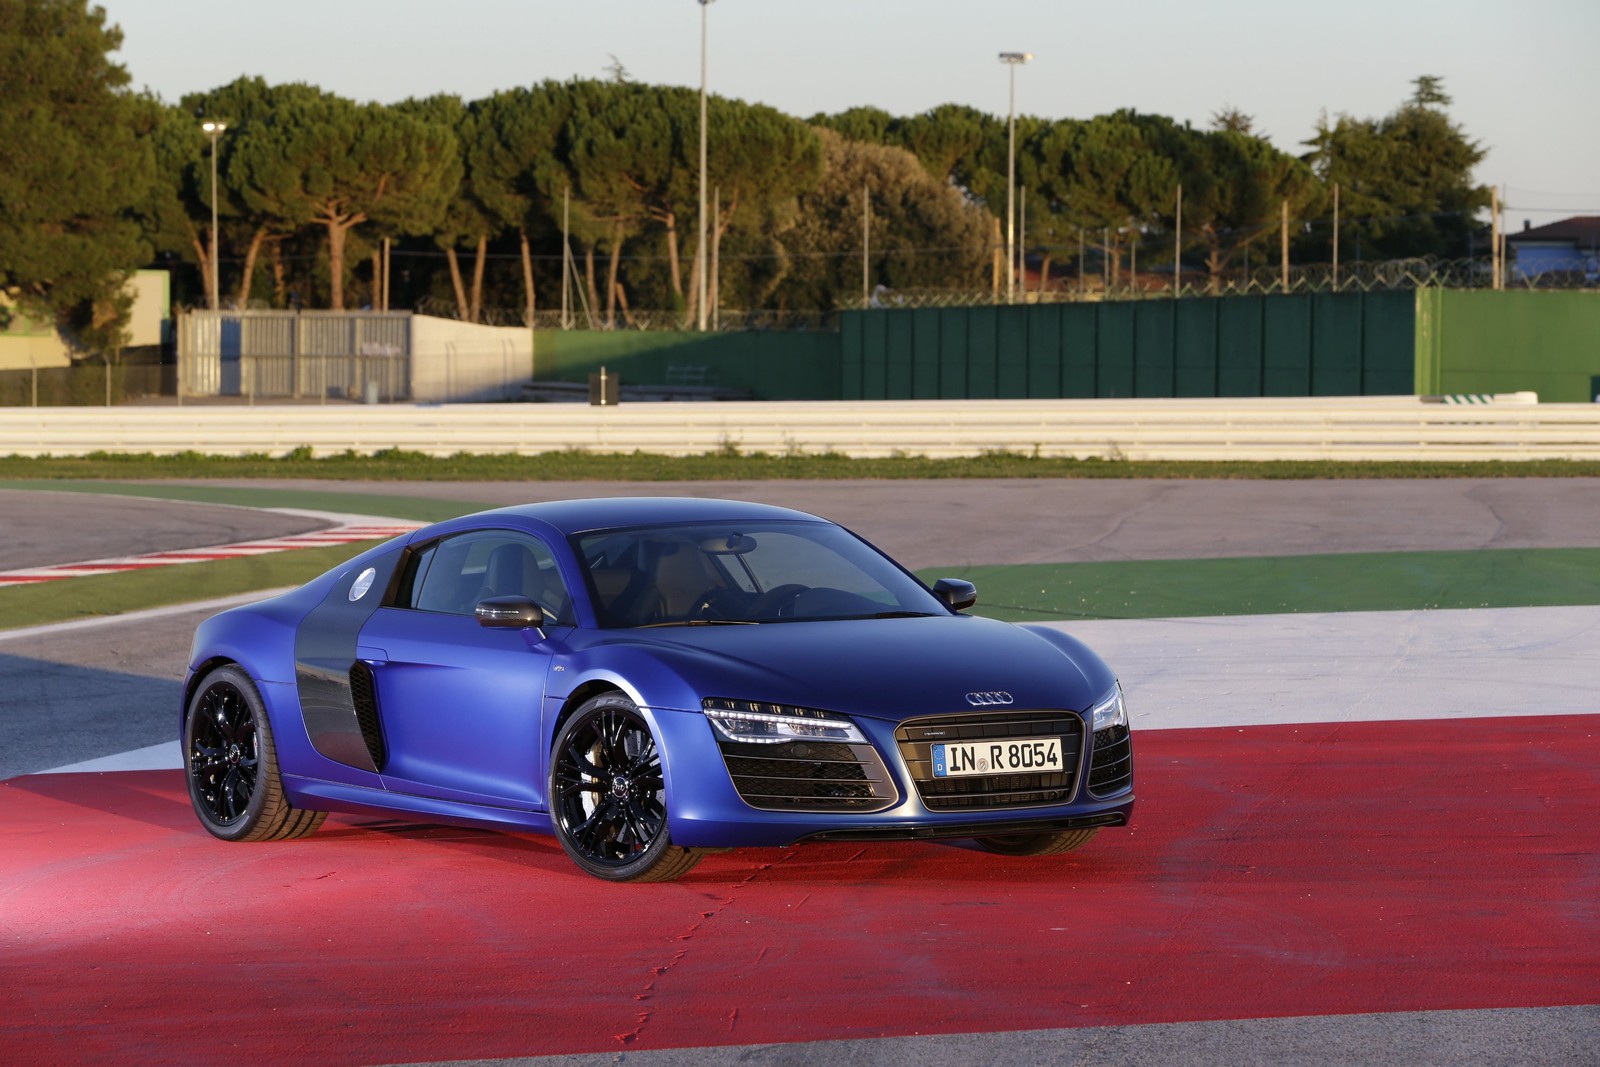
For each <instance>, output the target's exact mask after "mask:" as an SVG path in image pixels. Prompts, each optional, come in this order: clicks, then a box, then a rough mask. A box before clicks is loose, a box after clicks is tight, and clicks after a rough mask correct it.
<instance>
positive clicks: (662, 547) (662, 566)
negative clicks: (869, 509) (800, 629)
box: [573, 521, 949, 627]
mask: <svg viewBox="0 0 1600 1067" xmlns="http://www.w3.org/2000/svg"><path fill="white" fill-rule="evenodd" d="M573 543H574V546H575V547H576V548H577V550H578V555H579V558H581V559H582V560H583V562H584V567H585V569H586V571H587V578H588V583H589V591H590V596H591V598H592V599H593V602H594V607H595V615H596V617H597V618H598V620H599V623H600V625H601V626H604V627H627V626H667V625H680V626H681V625H694V624H702V625H710V624H714V623H725V624H741V623H763V622H794V621H800V620H817V619H863V618H884V617H895V616H903V615H948V614H949V611H948V609H946V608H945V606H944V605H943V604H942V603H940V602H939V601H938V600H936V599H935V598H934V597H933V595H932V594H930V593H929V592H928V591H927V590H926V589H925V588H923V587H922V585H920V584H919V583H918V582H917V581H916V580H915V579H913V578H912V577H910V576H909V575H908V574H906V573H905V572H904V571H902V570H901V569H900V568H899V567H897V566H896V565H895V564H893V563H892V562H890V561H889V560H888V559H886V558H885V557H884V556H883V555H882V554H881V553H879V552H878V551H876V550H875V549H873V548H872V547H870V546H869V545H867V544H866V543H865V542H863V541H861V540H860V539H859V538H857V537H855V536H854V535H853V534H851V533H850V532H848V531H847V530H844V529H842V528H841V527H838V526H835V525H833V524H832V523H823V522H801V521H795V522H781V521H780V522H766V523H759V524H756V525H750V524H728V523H694V524H689V525H682V526H650V527H639V528H635V529H628V530H606V531H602V532H598V533H589V534H580V535H578V536H576V537H574V538H573Z"/></svg>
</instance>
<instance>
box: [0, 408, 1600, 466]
mask: <svg viewBox="0 0 1600 1067" xmlns="http://www.w3.org/2000/svg"><path fill="white" fill-rule="evenodd" d="M300 447H306V448H310V449H311V451H312V454H314V455H317V456H326V455H332V454H336V453H341V452H346V451H352V452H356V453H372V452H377V451H381V450H384V449H390V448H398V449H405V450H409V451H417V452H423V453H427V454H429V455H434V456H446V455H452V454H455V453H469V454H471V453H517V454H524V455H530V454H538V453H542V452H554V451H561V450H565V449H574V450H579V451H585V452H601V453H605V452H634V451H639V452H648V453H656V454H663V455H697V454H701V453H706V452H716V451H719V450H730V449H731V450H737V451H739V452H742V453H752V452H766V453H771V454H778V455H783V454H792V453H807V454H816V453H828V452H832V453H838V454H842V455H847V456H856V457H873V456H893V455H908V456H929V457H935V458H938V457H954V456H974V455H979V454H981V453H984V452H999V451H1006V452H1016V453H1023V454H1028V455H1039V456H1071V457H1078V458H1090V457H1100V458H1107V459H1115V458H1122V459H1202V460H1223V459H1232V460H1272V459H1349V460H1495V459H1501V460H1522V459H1600V405H1595V404H1530V403H1494V404H1484V405H1472V406H1455V405H1444V404H1437V403H1435V404H1427V403H1423V402H1422V401H1420V400H1418V399H1416V398H1414V397H1356V398H1346V399H1340V398H1332V399H1330V398H1289V399H1274V398H1247V399H1222V400H1218V399H1197V400H1189V399H1160V400H937V401H917V400H901V401H843V402H825V401H791V402H773V403H760V402H751V403H741V402H730V403H716V404H712V403H656V404H623V405H619V406H617V407H604V408H600V407H589V406H586V405H577V404H446V405H436V406H435V405H385V406H376V407H374V406H365V405H344V404H340V405H331V406H326V407H324V406H304V405H284V406H267V405H256V406H238V405H230V406H205V407H200V406H185V407H118V408H11V409H5V410H3V411H0V455H18V456H44V455H56V456H81V455H86V454H88V453H92V452H106V453H123V454H128V453H154V454H173V453H178V452H185V451H195V452H201V453H208V454H213V455H244V454H247V453H256V454H266V455H273V456H278V455H283V454H284V453H286V452H289V451H291V450H293V449H295V448H300Z"/></svg>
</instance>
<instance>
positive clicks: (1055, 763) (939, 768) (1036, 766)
mask: <svg viewBox="0 0 1600 1067" xmlns="http://www.w3.org/2000/svg"><path fill="white" fill-rule="evenodd" d="M1061 769H1062V766H1061V738H1059V737H1018V738H1014V739H1013V738H1008V739H1006V740H1004V741H973V742H970V743H967V742H962V743H960V744H941V745H934V746H933V776H934V777H935V778H960V777H962V776H964V775H971V774H1020V773H1027V772H1033V771H1038V772H1042V773H1045V774H1049V773H1051V772H1053V771H1060V770H1061Z"/></svg>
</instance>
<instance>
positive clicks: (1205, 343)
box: [1172, 300, 1223, 396]
mask: <svg viewBox="0 0 1600 1067" xmlns="http://www.w3.org/2000/svg"><path fill="white" fill-rule="evenodd" d="M1222 307H1223V302H1222V301H1220V300H1175V301H1173V313H1174V314H1175V315H1176V316H1177V321H1176V325H1175V327H1174V333H1173V342H1174V343H1173V357H1172V362H1173V367H1172V371H1173V391H1172V395H1173V396H1216V395H1217V379H1218V377H1219V372H1220V370H1221V366H1220V361H1219V359H1218V352H1217V329H1218V326H1217V321H1218V319H1219V318H1220V317H1221V314H1222Z"/></svg>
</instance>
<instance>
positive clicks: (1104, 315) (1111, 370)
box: [1095, 303, 1136, 397]
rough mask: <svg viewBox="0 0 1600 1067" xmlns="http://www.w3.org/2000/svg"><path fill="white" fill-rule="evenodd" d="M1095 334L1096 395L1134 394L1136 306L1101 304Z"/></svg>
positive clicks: (1097, 308)
mask: <svg viewBox="0 0 1600 1067" xmlns="http://www.w3.org/2000/svg"><path fill="white" fill-rule="evenodd" d="M1096 310H1097V311H1098V312H1099V314H1098V315H1097V316H1096V318H1097V322H1096V324H1095V325H1096V330H1095V335H1096V337H1097V339H1098V340H1099V342H1100V343H1099V346H1098V348H1097V354H1098V358H1097V359H1096V360H1095V395H1096V396H1104V397H1114V396H1133V395H1134V391H1133V390H1134V370H1133V369H1134V356H1135V348H1134V346H1135V344H1136V341H1135V333H1134V331H1135V326H1134V314H1135V312H1134V305H1132V304H1130V303H1108V304H1099V305H1097V307H1096Z"/></svg>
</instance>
